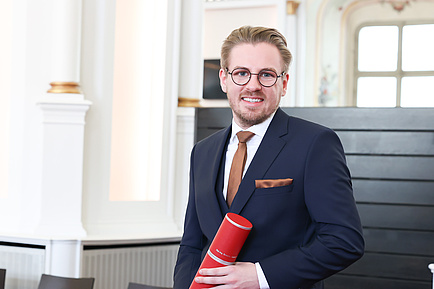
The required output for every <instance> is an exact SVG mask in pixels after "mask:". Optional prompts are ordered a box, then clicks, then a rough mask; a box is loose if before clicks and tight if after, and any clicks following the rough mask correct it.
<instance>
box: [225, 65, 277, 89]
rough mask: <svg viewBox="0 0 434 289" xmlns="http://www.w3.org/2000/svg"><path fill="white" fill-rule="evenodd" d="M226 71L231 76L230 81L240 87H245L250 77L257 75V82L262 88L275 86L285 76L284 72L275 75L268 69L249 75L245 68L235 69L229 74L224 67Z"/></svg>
mask: <svg viewBox="0 0 434 289" xmlns="http://www.w3.org/2000/svg"><path fill="white" fill-rule="evenodd" d="M226 71H227V73H228V74H230V75H231V78H232V81H233V82H234V83H235V84H236V85H240V86H243V85H246V84H247V83H248V82H249V81H250V79H251V78H252V75H257V76H258V81H259V83H260V84H261V85H262V86H264V87H271V86H273V85H274V84H276V82H277V79H278V78H279V77H282V76H283V75H284V74H285V72H282V73H281V74H280V75H277V73H276V72H274V71H273V70H269V69H263V70H261V71H259V73H251V72H250V70H248V69H247V68H235V69H234V70H232V72H229V69H228V68H227V67H226Z"/></svg>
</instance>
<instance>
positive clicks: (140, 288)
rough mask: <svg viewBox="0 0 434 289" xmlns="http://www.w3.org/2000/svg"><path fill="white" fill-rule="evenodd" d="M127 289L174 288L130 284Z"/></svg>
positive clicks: (169, 288)
mask: <svg viewBox="0 0 434 289" xmlns="http://www.w3.org/2000/svg"><path fill="white" fill-rule="evenodd" d="M127 289H172V288H171V287H159V286H150V285H145V284H139V283H133V282H130V283H129V284H128V288H127Z"/></svg>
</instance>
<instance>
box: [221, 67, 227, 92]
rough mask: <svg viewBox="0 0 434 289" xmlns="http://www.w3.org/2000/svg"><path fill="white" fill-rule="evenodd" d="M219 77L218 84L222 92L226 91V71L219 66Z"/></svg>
mask: <svg viewBox="0 0 434 289" xmlns="http://www.w3.org/2000/svg"><path fill="white" fill-rule="evenodd" d="M219 78H220V86H221V88H222V90H223V92H224V93H226V92H227V91H226V79H227V73H226V71H224V70H223V69H222V68H220V71H219Z"/></svg>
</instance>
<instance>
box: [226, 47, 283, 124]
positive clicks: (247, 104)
mask: <svg viewBox="0 0 434 289" xmlns="http://www.w3.org/2000/svg"><path fill="white" fill-rule="evenodd" d="M228 63H229V67H228V69H229V72H232V71H233V70H234V69H235V68H247V69H248V70H249V71H250V72H251V73H253V74H255V73H258V72H260V71H261V70H263V69H267V70H273V71H275V72H276V74H277V75H280V74H281V73H282V69H283V68H282V67H283V65H282V60H281V56H280V53H279V50H278V49H277V47H275V46H274V45H272V44H269V43H258V44H255V45H252V44H246V43H243V44H239V45H237V46H235V47H234V48H233V49H232V51H231V53H230V56H229V61H228ZM253 74H252V75H251V78H250V81H249V82H248V83H247V84H245V85H242V86H240V85H237V84H235V83H234V82H233V81H232V79H231V76H230V75H229V74H228V73H226V71H225V70H223V69H220V74H219V76H220V85H221V87H222V89H223V91H224V92H226V94H227V97H228V100H229V105H230V106H231V108H232V111H233V116H234V120H235V122H236V123H237V124H238V125H239V126H240V127H242V128H243V129H246V128H248V127H250V126H252V125H255V124H258V123H261V122H263V121H264V120H266V119H267V118H268V117H269V116H270V115H271V114H273V113H274V112H275V111H276V109H277V108H278V107H279V103H280V99H281V97H282V96H284V95H285V93H286V88H287V85H288V79H289V76H288V74H284V75H283V76H282V77H279V78H278V79H277V82H276V84H274V85H273V86H271V87H264V86H262V85H261V84H260V83H259V81H258V76H257V75H253Z"/></svg>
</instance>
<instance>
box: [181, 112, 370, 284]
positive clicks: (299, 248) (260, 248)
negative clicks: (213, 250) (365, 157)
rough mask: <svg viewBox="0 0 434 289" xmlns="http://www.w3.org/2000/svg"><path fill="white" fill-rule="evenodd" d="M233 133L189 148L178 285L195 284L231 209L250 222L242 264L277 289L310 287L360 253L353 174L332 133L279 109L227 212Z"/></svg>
mask: <svg viewBox="0 0 434 289" xmlns="http://www.w3.org/2000/svg"><path fill="white" fill-rule="evenodd" d="M230 132H231V127H228V128H226V129H224V130H221V131H219V132H217V133H215V134H213V135H212V136H210V137H208V138H206V139H204V140H202V141H200V142H199V143H197V144H196V145H195V147H194V148H193V150H192V153H191V163H190V193H189V200H188V206H187V211H186V216H185V225H184V235H183V237H182V240H181V245H180V249H179V253H178V260H177V263H176V267H175V274H174V288H176V289H187V288H188V287H189V286H190V284H191V282H192V280H193V277H194V276H195V274H196V271H197V269H198V268H199V266H200V263H201V260H202V258H203V257H204V255H205V253H206V251H207V249H208V247H209V245H210V243H211V242H212V240H213V238H214V235H215V234H216V232H217V230H218V228H219V226H220V224H221V222H222V220H223V217H224V215H225V214H226V213H227V212H233V213H236V214H240V215H242V216H243V217H245V218H247V219H248V220H249V221H250V222H251V223H252V224H253V229H252V231H251V233H250V234H249V236H248V238H247V240H246V243H245V244H244V246H243V248H242V250H241V252H240V254H239V256H238V259H237V261H248V262H259V263H260V265H261V267H262V269H263V271H264V274H265V276H266V278H267V281H268V283H269V285H270V287H271V288H272V289H277V288H285V289H291V288H311V287H312V286H314V284H315V283H316V282H318V281H320V280H323V279H324V278H326V277H328V276H330V275H332V274H334V273H336V272H338V271H340V270H342V269H344V268H346V267H347V266H349V265H350V264H351V263H353V262H354V261H356V260H357V259H359V258H360V257H361V256H362V254H363V250H364V241H363V235H362V228H361V224H360V219H359V215H358V212H357V209H356V205H355V201H354V197H353V192H352V186H351V176H350V172H349V170H348V168H347V165H346V160H345V155H344V151H343V148H342V144H341V142H340V140H339V138H338V136H337V135H336V133H335V132H333V131H332V130H331V129H328V128H326V127H323V126H321V125H318V124H315V123H312V122H308V121H305V120H302V119H299V118H295V117H289V116H288V115H287V114H286V113H284V112H283V111H282V110H280V109H278V110H277V112H276V114H275V116H274V118H273V120H272V122H271V124H270V126H269V128H268V130H267V132H266V134H265V136H264V138H263V140H262V142H261V144H260V146H259V148H258V150H257V152H256V155H255V156H254V158H253V160H252V162H251V164H250V166H249V168H248V170H247V172H246V174H245V176H244V178H243V180H242V182H241V184H240V187H239V190H238V192H237V195H236V196H235V199H234V201H233V203H232V206H231V208H230V209H228V207H227V206H225V203H224V202H222V201H221V200H222V199H223V197H222V191H221V189H222V183H221V182H222V181H221V179H222V177H221V174H222V172H223V169H222V167H223V166H224V158H225V152H226V146H227V140H228V137H229V136H230ZM286 178H291V179H293V183H292V184H291V185H287V186H281V187H273V188H256V187H255V180H262V179H286ZM219 180H220V181H219ZM319 287H321V286H319ZM315 288H316V287H315Z"/></svg>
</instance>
